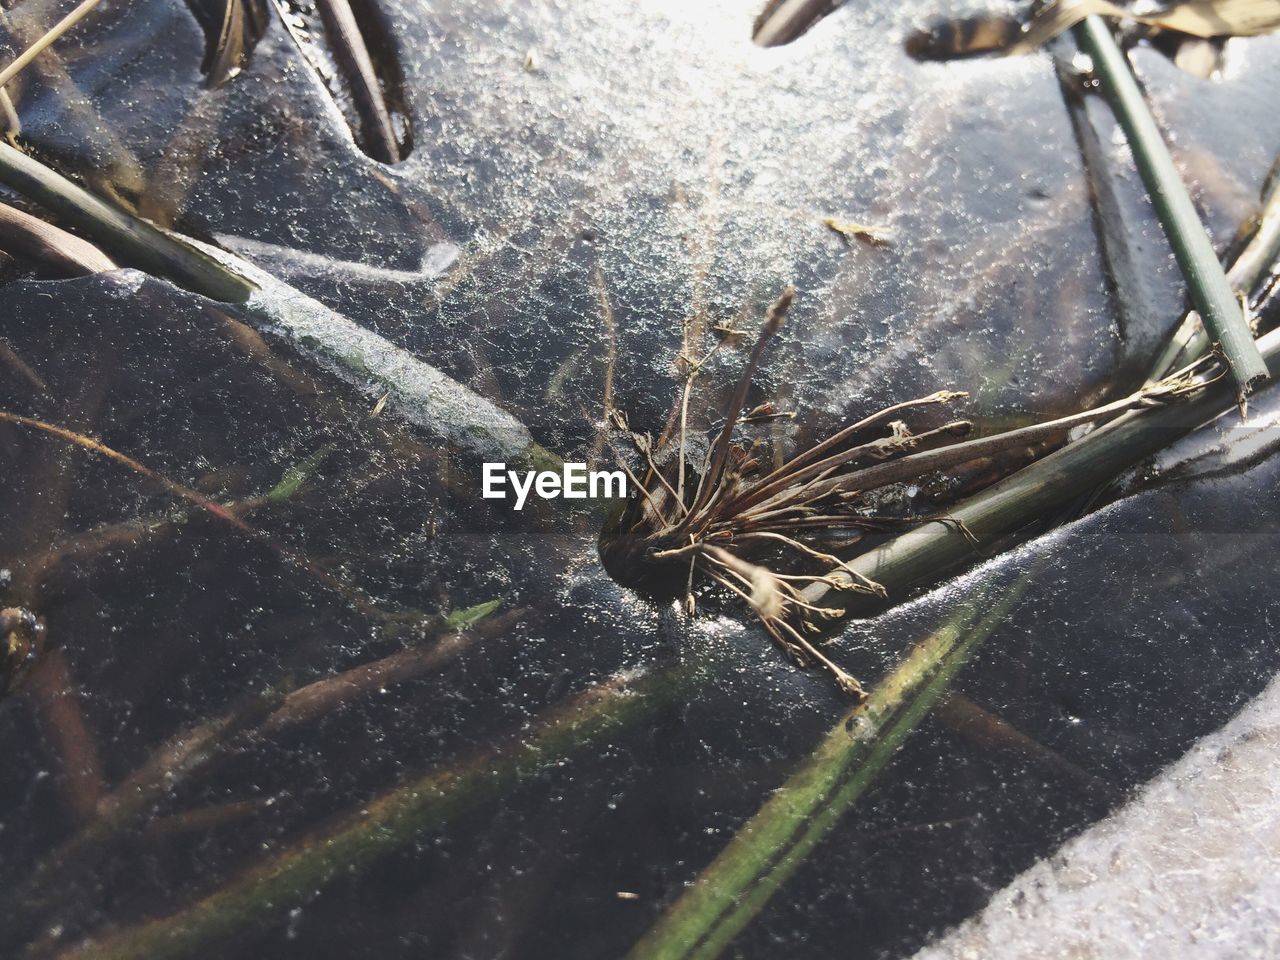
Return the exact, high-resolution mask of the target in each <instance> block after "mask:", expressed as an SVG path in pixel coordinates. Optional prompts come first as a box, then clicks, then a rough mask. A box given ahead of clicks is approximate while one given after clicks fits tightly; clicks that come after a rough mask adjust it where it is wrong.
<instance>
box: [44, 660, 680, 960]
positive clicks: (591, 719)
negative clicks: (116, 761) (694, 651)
mask: <svg viewBox="0 0 1280 960" xmlns="http://www.w3.org/2000/svg"><path fill="white" fill-rule="evenodd" d="M687 677H688V674H684V673H679V672H677V673H672V672H662V671H658V672H654V673H649V674H645V675H642V676H640V677H638V678H637V677H634V676H632V677H618V678H615V679H614V680H612V681H610V682H607V683H604V684H601V685H599V686H597V687H593V688H592V689H591V690H589V691H587V692H586V693H584V694H582V695H581V696H578V697H575V698H573V699H571V700H570V701H569V702H567V703H565V704H562V705H561V706H560V707H558V708H556V709H554V710H552V711H551V712H550V713H549V714H548V715H546V716H545V717H544V718H543V719H542V720H541V721H540V722H539V723H538V724H537V725H536V726H535V727H534V728H533V729H531V730H525V731H521V732H520V733H519V734H518V735H517V736H516V737H515V738H513V739H512V740H511V741H509V742H508V743H506V744H504V745H503V746H501V747H498V748H496V749H493V750H485V751H483V752H481V753H479V754H476V755H475V756H473V757H471V758H470V759H467V760H465V761H462V762H460V763H458V764H457V765H455V766H451V767H448V768H444V769H440V770H434V771H431V772H429V773H427V774H425V775H423V776H421V777H418V778H417V779H414V780H411V781H410V782H408V783H406V784H404V785H403V786H400V787H397V788H395V789H394V790H391V791H389V792H387V793H385V794H383V795H382V796H380V797H377V798H375V799H374V800H372V801H370V802H369V803H367V804H362V805H361V808H360V809H359V811H357V812H356V813H354V814H352V815H351V816H350V817H349V818H348V819H346V820H344V821H341V822H339V823H338V824H336V825H335V826H333V827H332V828H330V829H328V830H326V831H324V832H322V833H318V834H316V835H313V836H311V837H308V838H306V839H304V840H301V841H299V842H298V843H296V844H294V845H293V846H291V847H290V848H288V849H287V850H285V851H284V852H283V853H281V854H279V855H278V856H276V857H273V858H271V859H270V860H268V861H265V862H264V863H262V864H261V865H259V866H257V867H254V868H252V869H250V870H249V871H247V872H246V873H244V874H242V875H241V876H240V877H238V878H236V879H234V880H232V881H231V882H230V883H229V884H227V885H226V886H225V887H223V888H222V889H221V890H218V891H216V892H214V893H211V894H209V895H208V896H206V897H205V898H204V899H202V900H199V901H197V902H196V903H195V904H193V905H192V906H190V907H188V908H187V909H185V910H182V911H180V912H178V913H175V914H172V915H170V916H168V917H163V918H160V919H157V920H152V921H149V922H146V923H143V924H141V925H139V926H136V927H131V928H126V929H123V930H120V931H118V932H116V933H112V934H109V935H107V936H105V937H101V938H99V939H97V940H91V941H86V942H83V943H81V944H79V945H77V946H74V947H71V948H69V949H68V950H66V951H64V952H62V953H60V954H58V955H57V960H136V958H138V957H147V958H148V960H176V958H180V957H192V956H205V955H207V953H208V950H209V947H210V945H211V944H214V943H221V942H226V941H228V940H230V939H232V938H234V937H236V936H238V935H240V934H242V933H244V932H246V931H249V930H253V929H261V928H262V927H264V926H268V925H270V924H272V923H274V922H278V921H279V919H280V917H281V916H283V915H284V913H285V912H286V911H287V909H288V906H289V905H296V904H301V903H304V902H306V901H307V900H309V899H311V898H312V897H313V896H314V895H315V891H316V890H317V889H319V888H321V887H323V886H324V885H325V884H327V883H328V882H329V880H331V879H332V878H334V877H336V876H339V875H341V876H344V877H345V876H350V875H352V874H354V873H358V872H360V871H362V870H365V869H367V868H368V867H369V866H370V865H371V864H372V863H373V862H374V861H375V860H377V859H378V858H379V857H381V856H383V855H385V854H387V853H390V852H392V851H395V850H397V849H400V848H402V847H404V846H405V845H406V844H409V843H412V842H413V841H414V840H415V839H416V838H418V837H420V836H422V835H423V834H424V833H426V832H428V831H431V830H433V829H438V828H439V827H440V826H441V825H443V824H445V823H447V822H448V821H449V820H451V819H453V818H455V817H458V816H461V815H462V814H464V813H467V812H468V811H470V810H473V809H474V808H475V806H476V805H477V804H480V803H484V802H486V801H488V800H492V799H495V798H496V797H499V796H501V795H502V794H503V793H504V792H506V791H508V790H510V789H512V788H513V787H515V786H516V785H517V784H518V783H520V782H521V781H523V780H526V779H528V778H529V777H531V776H532V775H534V774H535V773H536V772H537V771H539V770H541V769H544V768H545V767H546V766H547V765H548V764H550V763H554V762H555V761H556V760H557V759H559V758H560V757H562V756H564V755H567V754H569V753H572V752H575V751H580V750H582V749H583V748H585V747H589V746H590V745H592V744H598V743H599V742H601V741H602V740H603V739H604V738H606V737H608V736H609V735H610V734H611V733H613V732H615V731H616V730H618V729H620V728H622V727H624V726H625V725H626V724H627V723H628V722H629V721H630V720H631V719H632V717H633V716H635V715H636V714H638V713H646V712H651V711H653V710H654V709H656V708H657V706H658V705H659V704H661V703H670V702H672V701H673V700H674V699H676V698H677V697H678V696H679V695H680V693H681V692H682V691H683V689H684V682H683V681H684V679H687Z"/></svg>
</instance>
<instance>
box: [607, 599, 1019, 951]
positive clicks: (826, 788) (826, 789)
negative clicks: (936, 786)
mask: <svg viewBox="0 0 1280 960" xmlns="http://www.w3.org/2000/svg"><path fill="white" fill-rule="evenodd" d="M1033 581H1034V574H1031V575H1028V576H1024V577H1023V578H1022V579H1021V580H1019V581H1018V582H1017V583H1016V584H1015V585H1014V586H1013V587H1012V588H1011V589H1009V590H1008V591H1006V592H1004V593H1003V594H1002V595H1001V596H998V597H997V596H994V595H992V594H993V593H994V591H992V592H988V593H983V592H978V593H976V594H975V595H973V596H971V597H969V598H967V599H966V600H965V601H963V603H962V604H961V605H960V606H959V607H958V608H957V609H956V611H955V613H954V614H953V615H952V616H951V617H950V618H949V619H948V620H947V622H946V623H944V624H943V625H942V626H941V627H939V628H938V629H937V630H935V631H934V632H933V633H931V634H930V635H929V636H927V637H926V638H925V639H924V640H922V641H921V642H920V643H919V644H917V645H916V647H915V648H913V649H912V650H911V652H910V653H908V654H907V656H906V657H905V658H904V659H903V660H902V661H901V663H899V665H898V666H897V667H896V668H895V669H894V670H892V671H891V672H890V673H889V674H888V675H886V676H885V677H884V678H883V679H882V680H881V681H880V682H879V683H878V684H877V685H876V687H875V689H874V690H873V691H872V692H871V694H870V695H869V696H868V698H867V699H866V701H864V702H863V703H862V704H861V705H860V706H858V707H856V708H855V709H854V710H853V711H852V712H850V713H849V714H848V715H847V716H846V717H844V718H842V719H841V721H840V722H839V723H838V724H836V725H835V727H833V728H832V730H831V732H830V733H828V734H827V736H826V737H825V738H824V739H823V740H822V742H821V743H820V744H819V745H818V748H817V749H816V750H815V751H814V752H813V753H812V754H811V755H810V756H809V758H808V759H807V760H806V761H805V762H804V764H803V765H802V766H801V767H800V769H799V770H797V771H796V772H795V773H794V774H793V775H792V776H791V777H790V778H788V780H787V782H786V783H785V784H784V785H783V786H782V787H781V788H780V789H778V790H777V791H775V792H774V793H773V794H771V795H770V797H769V800H768V801H766V803H765V804H764V806H763V807H761V808H760V811H759V812H758V813H757V814H756V815H755V816H754V817H752V818H751V820H750V821H748V822H747V823H746V825H745V826H743V827H742V829H740V830H739V831H738V832H737V833H736V834H735V835H734V838H733V839H732V840H731V841H730V842H729V844H728V845H727V846H726V847H725V848H724V849H723V850H722V851H721V852H720V854H719V856H717V857H716V859H715V860H714V861H713V862H712V863H711V865H710V866H709V867H707V869H706V870H704V871H703V872H702V874H701V875H700V876H699V877H698V879H697V881H696V882H695V883H694V885H693V886H692V887H690V888H688V890H687V891H686V892H685V893H684V894H683V895H682V896H681V897H680V898H679V899H678V900H677V901H676V902H675V903H674V904H673V905H672V906H671V907H670V908H669V909H668V910H667V911H666V912H665V913H664V914H663V915H662V917H661V918H660V919H659V921H658V922H657V924H655V925H654V926H653V927H652V928H651V929H650V930H649V932H648V933H646V934H645V935H644V937H642V938H641V939H640V941H639V942H637V943H636V945H635V946H634V947H632V949H631V950H630V952H629V953H628V954H627V960H713V958H715V957H718V956H720V954H721V953H722V952H723V950H724V949H725V947H727V946H728V944H729V942H730V941H731V940H733V938H734V937H736V936H737V935H738V933H739V932H741V930H742V929H743V928H744V927H745V926H746V925H747V924H748V923H749V922H750V921H751V919H752V918H753V917H754V916H755V915H756V914H757V913H759V912H760V910H761V909H762V908H763V907H764V905H765V904H766V903H767V902H768V901H769V899H770V898H771V897H772V896H773V894H774V893H775V892H777V890H778V888H779V887H781V885H782V884H783V883H784V882H785V881H786V880H787V878H788V877H790V876H791V875H792V874H793V873H794V872H795V870H796V868H797V867H799V865H800V864H801V863H803V862H804V861H805V860H806V859H807V858H808V856H809V855H810V854H811V853H812V852H813V850H814V848H815V847H816V846H817V845H818V843H819V842H820V841H821V840H822V838H823V837H824V836H826V834H827V833H828V831H830V829H831V828H832V827H833V826H834V825H835V823H836V821H837V820H838V819H839V818H840V817H841V816H842V815H843V814H844V813H845V812H846V811H847V810H848V809H849V808H850V807H851V806H853V805H854V804H855V803H857V801H858V800H859V799H860V798H861V797H862V795H863V794H864V793H865V792H866V790H867V789H868V787H870V786H871V784H872V783H873V782H874V781H875V778H876V775H877V774H878V773H879V772H880V770H881V769H882V768H883V767H884V765H885V764H886V763H888V762H889V760H890V758H892V757H893V755H894V754H895V753H896V752H897V750H898V748H899V747H900V746H901V745H902V743H903V741H904V740H905V739H906V738H907V736H908V734H910V733H911V731H912V730H914V729H915V727H916V726H917V725H918V724H919V723H920V721H921V720H922V719H923V718H924V717H925V716H926V715H927V714H928V712H929V710H930V709H931V708H932V707H933V705H934V704H935V703H936V702H937V701H938V698H939V697H940V696H942V694H943V693H944V692H945V691H946V689H947V687H948V686H949V685H950V683H951V680H952V678H953V677H954V676H955V674H956V672H957V671H958V670H959V669H960V668H961V667H962V666H963V665H964V663H965V662H966V661H967V660H968V659H969V658H970V657H971V656H972V655H973V652H974V651H975V650H977V648H978V647H979V646H980V645H981V644H982V643H983V641H985V640H986V639H987V637H989V636H990V635H991V633H992V631H993V630H994V629H995V628H996V626H997V625H999V623H1000V622H1001V621H1002V620H1003V619H1004V617H1005V616H1006V615H1007V614H1008V613H1009V611H1010V610H1012V609H1013V607H1014V606H1015V605H1016V604H1017V603H1018V601H1019V600H1020V599H1021V598H1022V595H1023V594H1024V593H1025V592H1026V590H1027V589H1028V587H1029V586H1030V585H1031V583H1032V582H1033Z"/></svg>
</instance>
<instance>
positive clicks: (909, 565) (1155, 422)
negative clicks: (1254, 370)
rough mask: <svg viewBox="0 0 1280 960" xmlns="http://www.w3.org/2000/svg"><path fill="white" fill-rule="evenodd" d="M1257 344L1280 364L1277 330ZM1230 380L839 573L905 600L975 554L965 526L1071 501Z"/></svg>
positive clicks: (1021, 520) (828, 596)
mask: <svg viewBox="0 0 1280 960" xmlns="http://www.w3.org/2000/svg"><path fill="white" fill-rule="evenodd" d="M1258 347H1259V349H1260V351H1261V355H1262V356H1263V357H1264V358H1265V361H1266V362H1267V363H1268V364H1270V366H1271V368H1272V369H1273V370H1274V371H1276V372H1280V330H1273V331H1271V332H1270V333H1268V334H1266V335H1265V336H1264V337H1262V338H1261V339H1259V340H1258ZM1232 386H1233V385H1232V384H1230V383H1228V382H1226V381H1218V382H1217V383H1214V384H1212V385H1210V386H1208V387H1206V388H1205V389H1204V390H1203V391H1202V392H1201V393H1199V394H1196V395H1194V396H1192V397H1191V398H1189V399H1186V400H1176V401H1174V402H1172V403H1169V404H1167V405H1166V406H1162V407H1158V408H1155V409H1148V410H1134V411H1131V412H1129V413H1126V414H1123V415H1121V416H1119V417H1117V418H1116V419H1115V420H1113V421H1111V422H1110V423H1108V424H1106V425H1105V426H1102V427H1099V428H1098V429H1096V430H1094V431H1093V432H1092V433H1089V434H1086V435H1085V436H1084V437H1081V438H1080V439H1079V440H1077V441H1075V442H1074V443H1069V444H1067V446H1065V447H1063V448H1061V449H1060V450H1057V451H1055V452H1054V453H1051V454H1049V456H1047V457H1044V458H1043V459H1041V460H1037V461H1036V462H1035V463H1032V464H1031V465H1029V466H1027V467H1024V468H1023V469H1022V470H1019V471H1018V472H1017V473H1015V474H1013V475H1012V476H1010V477H1008V478H1006V479H1005V480H1002V481H1001V482H1000V483H997V484H996V485H995V486H992V487H989V488H988V489H986V490H984V491H982V492H981V493H979V494H976V495H975V496H973V497H970V498H969V499H967V500H964V501H962V502H960V503H959V504H957V505H956V506H954V507H952V508H951V509H950V510H948V511H947V517H948V518H949V520H948V522H941V521H939V522H934V523H927V524H924V525H923V526H919V527H916V528H915V529H913V530H908V531H907V532H906V533H904V534H902V535H901V536H898V537H895V538H894V539H893V540H891V541H889V542H888V543H886V544H883V545H882V546H880V547H877V548H876V549H874V550H869V551H867V552H866V553H864V554H861V555H860V556H857V557H854V558H853V559H852V560H850V561H848V562H847V563H845V564H844V570H846V571H851V573H848V572H841V571H836V573H835V574H834V576H835V578H836V579H837V580H838V581H846V582H853V581H855V580H858V579H860V578H864V577H865V578H869V579H871V580H874V581H876V582H878V583H880V584H882V585H884V587H885V588H886V589H887V590H888V591H889V594H890V598H891V599H892V600H894V601H895V602H896V601H897V600H901V599H902V595H903V594H904V593H905V592H906V591H907V590H909V589H910V588H911V587H913V586H916V585H919V584H921V583H924V582H926V581H931V580H936V579H938V578H939V577H941V576H942V575H944V574H945V573H948V572H950V571H953V570H955V569H956V568H957V567H959V566H961V565H962V564H965V563H969V562H971V561H972V560H973V559H974V558H975V556H977V553H976V551H975V548H974V544H973V542H972V541H971V540H970V539H969V537H968V536H966V531H967V533H968V534H971V535H972V536H973V537H974V538H976V540H977V542H978V543H979V544H988V545H995V544H997V543H998V542H1000V541H1002V540H1003V539H1004V538H1006V537H1008V536H1011V535H1012V534H1015V533H1017V532H1018V531H1019V530H1020V529H1022V528H1024V527H1026V526H1028V525H1030V524H1032V523H1034V522H1035V521H1036V520H1038V519H1040V518H1043V517H1044V516H1046V515H1050V514H1052V512H1053V511H1055V510H1058V509H1061V508H1062V507H1064V506H1066V505H1067V504H1068V503H1070V502H1071V501H1072V500H1073V499H1075V498H1076V497H1078V496H1079V495H1080V492H1081V491H1082V490H1092V489H1096V488H1097V487H1099V486H1101V485H1102V484H1103V483H1106V482H1108V481H1110V480H1112V479H1114V478H1115V476H1116V475H1117V474H1119V473H1120V472H1121V471H1122V470H1125V469H1127V468H1128V467H1131V466H1133V465H1134V464H1136V463H1138V462H1140V461H1141V460H1143V459H1144V458H1146V457H1148V456H1151V455H1152V454H1154V453H1156V452H1157V451H1159V450H1160V449H1162V448H1163V447H1165V446H1166V445H1168V444H1169V443H1170V442H1172V441H1173V440H1175V439H1176V438H1178V437H1180V436H1182V435H1183V434H1185V433H1188V432H1189V431H1191V430H1193V429H1195V428H1196V427H1198V426H1200V425H1201V424H1203V423H1206V422H1207V421H1209V420H1210V419H1212V418H1213V417H1215V416H1217V415H1219V414H1220V413H1222V412H1223V411H1224V410H1227V409H1230V407H1231V405H1232V403H1233V402H1234V400H1235V394H1234V392H1233V390H1232V389H1231V388H1232ZM961 524H963V528H964V529H963V530H962V529H961V528H960V525H961ZM803 593H804V599H805V601H806V602H807V603H811V604H813V605H815V606H836V607H843V608H845V609H846V610H848V611H852V612H868V611H870V610H873V609H875V606H876V605H877V603H879V601H876V600H875V599H874V598H872V597H869V596H868V595H867V594H860V593H854V592H851V591H847V590H833V589H831V588H829V587H827V586H825V585H823V584H815V585H813V586H811V587H808V588H806V589H805V590H804V592H803Z"/></svg>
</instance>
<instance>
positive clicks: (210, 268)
mask: <svg viewBox="0 0 1280 960" xmlns="http://www.w3.org/2000/svg"><path fill="white" fill-rule="evenodd" d="M0 182H3V183H5V184H7V185H8V186H10V187H11V188H13V189H14V190H16V191H18V192H19V193H21V194H23V195H24V196H26V197H29V198H30V199H32V200H34V201H35V202H36V203H39V204H40V205H41V206H43V207H44V208H46V209H47V210H49V211H50V212H52V213H53V214H55V215H56V216H58V217H59V218H61V219H62V220H64V221H66V222H67V223H69V224H71V225H73V226H75V227H77V228H79V229H80V230H81V231H83V232H84V233H85V234H86V235H87V236H89V237H90V238H92V239H93V240H95V241H96V242H97V243H98V244H99V245H101V246H102V247H103V249H104V250H105V251H106V252H107V253H108V254H110V255H112V256H113V257H115V258H116V259H117V260H119V261H120V262H121V263H123V264H126V265H129V266H134V267H138V268H140V269H143V270H145V271H147V272H148V273H152V274H155V275H158V276H162V277H166V278H168V279H170V280H172V281H174V282H175V283H177V284H179V285H180V286H182V287H184V288H185V289H187V290H189V291H191V292H193V293H197V294H200V295H201V296H205V297H208V298H210V299H213V300H217V301H220V302H224V303H232V304H236V305H238V306H239V307H240V308H241V309H242V310H243V311H244V312H245V313H246V314H247V315H248V316H249V317H250V318H251V319H252V320H253V321H254V325H255V326H256V327H258V328H259V329H262V330H264V331H265V332H267V333H270V334H272V335H274V336H276V337H278V338H280V339H283V340H285V341H287V342H288V343H289V344H290V345H291V346H292V347H294V348H295V349H296V350H298V351H299V352H300V353H302V354H304V355H306V356H308V357H310V358H311V359H312V360H314V361H316V362H317V363H319V364H320V365H321V366H323V367H325V368H326V369H327V370H329V371H330V372H331V373H333V374H334V375H335V376H337V377H338V378H339V379H341V380H343V381H345V382H346V383H348V384H350V385H352V386H354V387H355V388H356V389H358V390H362V391H363V392H365V393H366V394H367V395H369V396H370V397H371V398H372V397H380V396H382V395H383V394H386V395H388V403H387V407H388V409H389V410H391V411H393V412H395V413H396V414H397V415H398V416H399V417H401V418H402V419H403V420H405V421H407V422H408V423H410V424H411V425H413V426H415V427H417V428H419V429H421V430H422V431H424V432H425V433H428V434H429V435H431V436H433V437H435V438H437V439H440V440H443V441H444V442H446V443H450V444H452V445H454V446H456V447H457V448H458V449H460V450H463V451H465V452H467V453H468V454H470V455H472V456H473V457H475V458H477V459H480V460H485V461H501V462H505V463H507V464H508V465H509V466H512V467H524V468H530V467H531V468H534V469H549V470H555V469H558V468H559V465H560V460H559V459H558V458H557V457H555V455H553V454H551V453H550V452H549V451H547V450H545V449H544V448H542V447H541V446H539V445H538V444H537V443H536V442H535V441H534V439H533V437H532V435H531V434H530V433H529V430H528V428H527V427H525V426H524V424H522V423H520V422H519V421H518V420H516V418H515V417H513V416H512V415H511V414H509V413H508V412H507V411H505V410H503V409H502V408H500V407H498V406H497V405H496V404H494V403H493V402H491V401H489V400H487V399H485V398H484V397H482V396H480V395H479V394H478V393H476V392H475V391H473V390H471V389H469V388H467V387H465V386H463V385H462V384H460V383H458V382H457V381H456V380H453V379H451V378H450V377H448V376H446V375H445V374H443V373H441V372H440V371H439V370H437V369H436V368H435V367H433V366H431V365H430V364H427V363H424V362H423V361H422V360H420V359H418V358H417V357H416V356H414V355H413V354H412V353H410V352H409V351H407V350H405V349H403V348H401V347H398V346H396V345H395V344H394V343H392V342H391V341H389V340H387V339H386V338H385V337H381V336H379V335H378V334H376V333H374V332H373V331H371V330H367V329H365V328H363V327H361V326H359V325H357V324H355V323H352V322H351V321H350V320H349V319H347V318H346V317H344V316H342V315H341V314H338V313H336V312H335V311H333V310H330V309H329V308H328V307H326V306H325V305H324V304H322V303H320V302H319V301H318V300H315V299H313V298H311V297H308V296H306V295H305V294H303V293H302V292H301V291H299V290H297V289H295V288H294V287H291V286H289V285H288V284H286V283H284V282H282V281H280V280H278V279H276V278H275V277H272V276H271V275H269V274H267V273H266V272H264V271H262V270H259V269H257V268H256V267H254V266H253V265H252V264H250V263H248V262H246V261H244V260H242V259H240V258H239V257H235V256H233V255H232V254H230V253H227V252H225V251H222V250H218V249H217V248H215V247H210V246H206V245H204V244H201V243H198V242H196V241H194V240H183V239H178V238H176V237H175V236H173V235H172V234H169V233H165V232H164V231H162V230H159V229H157V228H156V227H154V226H152V225H151V224H150V223H147V222H146V221H145V220H141V219H139V218H137V217H134V216H131V215H130V214H128V213H125V212H123V211H121V210H117V209H116V208H115V207H112V206H111V205H110V204H107V203H105V202H104V201H102V200H100V199H98V198H97V197H95V196H93V195H92V194H91V193H89V192H88V191H87V190H85V189H83V188H82V187H79V186H77V185H76V184H74V183H72V182H71V181H70V180H68V179H66V178H65V177H63V176H61V175H60V174H58V173H56V172H55V171H53V170H51V169H49V168H48V167H46V166H44V165H43V164H41V163H40V162H38V161H36V160H34V159H32V158H31V157H28V156H27V155H26V154H24V153H22V152H21V151H19V150H15V149H14V148H13V147H11V146H9V145H7V144H3V143H0Z"/></svg>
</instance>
